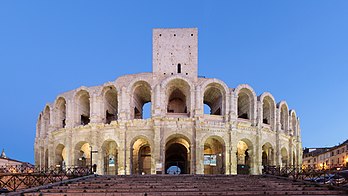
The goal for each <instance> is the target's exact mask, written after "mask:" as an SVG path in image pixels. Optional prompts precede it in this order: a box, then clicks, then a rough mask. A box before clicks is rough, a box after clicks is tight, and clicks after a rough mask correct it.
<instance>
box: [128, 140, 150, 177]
mask: <svg viewBox="0 0 348 196" xmlns="http://www.w3.org/2000/svg"><path fill="white" fill-rule="evenodd" d="M131 153H132V154H131V161H132V162H131V167H132V169H131V170H132V174H151V165H152V163H151V162H152V161H151V160H152V159H151V145H150V143H149V141H148V140H147V139H145V138H138V139H136V140H135V142H134V143H133V145H132V150H131Z"/></svg>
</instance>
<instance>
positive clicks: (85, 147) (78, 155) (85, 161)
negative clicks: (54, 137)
mask: <svg viewBox="0 0 348 196" xmlns="http://www.w3.org/2000/svg"><path fill="white" fill-rule="evenodd" d="M74 162H75V165H77V166H80V167H85V166H90V165H91V148H90V145H89V143H87V142H79V143H77V144H76V146H75V161H74Z"/></svg>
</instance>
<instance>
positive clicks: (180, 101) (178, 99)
mask: <svg viewBox="0 0 348 196" xmlns="http://www.w3.org/2000/svg"><path fill="white" fill-rule="evenodd" d="M167 112H168V113H187V106H186V96H185V95H184V93H183V92H181V90H179V89H175V90H174V91H173V92H172V93H171V94H170V96H169V103H168V109H167Z"/></svg>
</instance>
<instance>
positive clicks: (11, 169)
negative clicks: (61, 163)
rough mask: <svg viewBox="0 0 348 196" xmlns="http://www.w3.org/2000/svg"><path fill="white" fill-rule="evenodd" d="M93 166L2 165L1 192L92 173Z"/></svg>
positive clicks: (0, 168) (0, 176) (0, 174)
mask: <svg viewBox="0 0 348 196" xmlns="http://www.w3.org/2000/svg"><path fill="white" fill-rule="evenodd" d="M91 173H92V171H91V168H90V167H89V166H88V167H81V166H66V167H64V168H60V167H49V168H40V167H30V166H23V165H14V166H12V165H10V166H1V167H0V192H10V191H17V190H20V189H27V188H32V187H36V186H42V185H46V184H50V183H54V182H59V181H63V180H67V179H72V178H77V177H82V176H86V175H90V174H91Z"/></svg>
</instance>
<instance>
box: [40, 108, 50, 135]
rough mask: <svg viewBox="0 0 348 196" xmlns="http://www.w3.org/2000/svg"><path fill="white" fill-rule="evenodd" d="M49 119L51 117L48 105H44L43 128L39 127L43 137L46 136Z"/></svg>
mask: <svg viewBox="0 0 348 196" xmlns="http://www.w3.org/2000/svg"><path fill="white" fill-rule="evenodd" d="M50 119H51V114H50V107H48V106H46V108H45V111H44V114H43V129H41V131H42V134H43V135H42V136H43V137H47V134H48V131H49V127H50Z"/></svg>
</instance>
